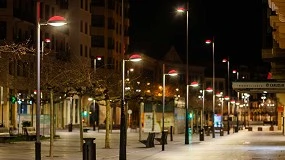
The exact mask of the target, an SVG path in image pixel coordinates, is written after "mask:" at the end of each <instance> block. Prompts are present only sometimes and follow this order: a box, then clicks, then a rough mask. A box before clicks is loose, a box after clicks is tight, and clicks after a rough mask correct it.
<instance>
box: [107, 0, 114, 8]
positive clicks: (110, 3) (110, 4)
mask: <svg viewBox="0 0 285 160" xmlns="http://www.w3.org/2000/svg"><path fill="white" fill-rule="evenodd" d="M108 9H112V10H114V9H115V1H114V0H108Z"/></svg>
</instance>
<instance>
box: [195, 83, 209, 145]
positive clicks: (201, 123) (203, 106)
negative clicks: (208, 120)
mask: <svg viewBox="0 0 285 160" xmlns="http://www.w3.org/2000/svg"><path fill="white" fill-rule="evenodd" d="M190 86H192V87H198V86H199V84H198V82H192V83H191V85H190ZM201 91H202V111H201V117H200V125H201V129H200V131H199V139H200V141H204V110H205V91H207V92H213V89H212V88H210V87H208V88H206V90H205V89H204V85H203V88H202V90H201Z"/></svg>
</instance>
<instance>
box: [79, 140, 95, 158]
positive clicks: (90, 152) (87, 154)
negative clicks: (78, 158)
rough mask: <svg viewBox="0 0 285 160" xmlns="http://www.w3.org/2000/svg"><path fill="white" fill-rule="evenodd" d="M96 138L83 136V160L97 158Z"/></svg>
mask: <svg viewBox="0 0 285 160" xmlns="http://www.w3.org/2000/svg"><path fill="white" fill-rule="evenodd" d="M95 139H96V138H83V152H82V153H83V160H96V143H95V142H94V140H95Z"/></svg>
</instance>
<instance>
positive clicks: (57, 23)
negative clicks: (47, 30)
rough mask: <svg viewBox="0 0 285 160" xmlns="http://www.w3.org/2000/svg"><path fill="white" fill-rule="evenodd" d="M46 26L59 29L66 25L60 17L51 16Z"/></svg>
mask: <svg viewBox="0 0 285 160" xmlns="http://www.w3.org/2000/svg"><path fill="white" fill-rule="evenodd" d="M47 24H48V25H51V26H55V27H59V26H63V25H66V24H67V23H66V20H65V19H64V18H63V17H61V16H53V17H51V18H50V19H49V20H48V21H47Z"/></svg>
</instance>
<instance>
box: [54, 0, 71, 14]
mask: <svg viewBox="0 0 285 160" xmlns="http://www.w3.org/2000/svg"><path fill="white" fill-rule="evenodd" d="M57 3H58V2H57ZM59 8H60V9H68V0H60V4H59ZM52 15H54V14H52Z"/></svg>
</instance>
